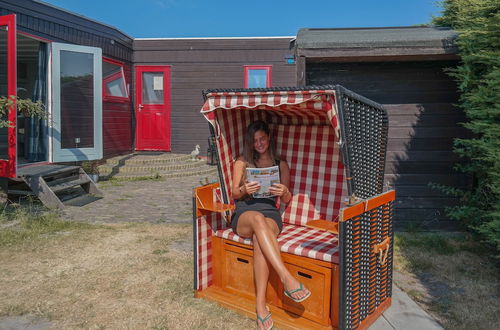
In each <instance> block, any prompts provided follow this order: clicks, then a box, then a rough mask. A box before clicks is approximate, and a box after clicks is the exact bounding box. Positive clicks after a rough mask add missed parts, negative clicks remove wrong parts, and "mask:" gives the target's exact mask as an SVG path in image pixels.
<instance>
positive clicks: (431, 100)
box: [294, 27, 467, 229]
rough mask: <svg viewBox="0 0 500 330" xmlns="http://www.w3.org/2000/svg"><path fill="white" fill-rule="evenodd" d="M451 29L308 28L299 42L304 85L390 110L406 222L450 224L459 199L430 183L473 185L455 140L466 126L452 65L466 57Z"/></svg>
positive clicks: (400, 210) (393, 180) (394, 181)
mask: <svg viewBox="0 0 500 330" xmlns="http://www.w3.org/2000/svg"><path fill="white" fill-rule="evenodd" d="M455 38H456V33H455V32H454V31H452V30H450V29H446V28H434V27H397V28H353V29H301V30H300V31H299V32H298V35H297V39H296V41H295V45H294V47H295V55H296V57H297V81H298V84H299V85H304V84H306V85H316V84H332V83H333V84H341V85H343V86H345V87H347V88H349V89H351V90H353V91H356V92H357V93H359V94H361V95H363V96H365V97H368V98H370V99H372V100H374V101H376V102H378V103H381V104H383V105H384V106H385V107H386V108H387V110H388V112H389V122H390V124H389V125H390V127H389V141H388V155H387V160H386V181H387V182H388V183H390V184H391V185H393V186H394V187H395V188H396V191H397V195H398V197H397V208H396V223H397V226H398V227H399V228H409V227H413V226H416V227H419V226H424V228H432V229H437V228H449V227H453V226H454V223H453V222H452V221H450V220H449V219H447V218H446V216H445V212H444V208H445V207H446V206H447V205H452V204H454V203H455V202H456V200H454V199H451V198H449V197H447V196H444V195H443V194H442V193H441V192H439V191H436V190H434V189H431V188H430V187H429V184H432V183H438V184H456V185H459V186H463V185H465V184H467V182H466V178H464V177H463V176H462V175H460V174H458V173H456V172H454V170H453V166H454V164H455V163H456V162H457V160H458V159H457V157H456V156H455V154H454V153H453V152H452V144H453V139H454V138H457V137H463V136H464V135H465V134H466V132H465V130H464V129H463V128H462V127H461V126H460V125H459V124H458V123H459V122H461V121H463V120H464V115H463V113H462V112H461V111H459V110H458V109H456V108H455V107H454V106H453V104H455V103H457V101H458V94H457V88H456V85H455V83H454V81H453V80H452V78H450V77H449V76H448V75H447V74H446V73H445V72H444V70H445V69H446V68H449V67H454V66H455V65H456V64H457V61H458V60H459V58H458V56H457V49H456V47H455V46H454V43H453V41H454V39H455Z"/></svg>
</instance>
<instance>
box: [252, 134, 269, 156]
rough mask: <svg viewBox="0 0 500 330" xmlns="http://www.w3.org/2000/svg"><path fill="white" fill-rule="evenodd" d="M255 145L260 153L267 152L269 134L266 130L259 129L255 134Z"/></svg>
mask: <svg viewBox="0 0 500 330" xmlns="http://www.w3.org/2000/svg"><path fill="white" fill-rule="evenodd" d="M253 147H254V149H255V151H257V152H258V153H259V154H263V153H266V152H267V149H269V135H268V134H266V133H265V132H264V131H257V132H255V134H254V136H253Z"/></svg>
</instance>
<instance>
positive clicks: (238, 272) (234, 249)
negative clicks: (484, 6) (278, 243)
mask: <svg viewBox="0 0 500 330" xmlns="http://www.w3.org/2000/svg"><path fill="white" fill-rule="evenodd" d="M213 243H214V252H216V251H219V252H218V253H220V258H218V257H215V256H214V284H215V285H216V286H218V287H220V288H221V289H222V290H224V291H226V292H228V293H230V294H234V295H235V296H239V297H244V298H247V299H250V300H251V301H255V283H254V276H253V249H252V247H251V246H247V245H243V244H240V243H236V242H233V241H229V240H225V239H221V238H218V237H215V238H214V242H213ZM281 256H282V258H283V261H284V263H285V266H286V267H287V269H288V270H289V271H290V273H291V274H292V275H293V276H294V277H295V278H297V279H298V280H299V281H300V282H302V283H303V284H304V285H305V286H306V287H307V288H308V289H309V290H310V291H311V297H309V298H308V299H307V300H305V301H303V302H301V303H296V302H294V301H293V300H291V299H290V298H288V297H286V296H285V294H284V292H283V284H282V283H281V281H280V279H279V277H278V276H277V274H276V273H275V272H274V270H273V269H272V268H271V272H270V274H269V284H268V286H267V297H266V300H267V302H268V304H270V305H273V306H276V307H278V308H281V309H283V310H285V311H287V312H290V313H293V314H296V315H299V316H301V317H304V318H306V319H309V320H311V321H314V322H317V323H318V324H321V325H323V326H329V325H331V324H332V322H334V324H336V322H337V320H336V318H337V315H336V314H337V312H336V310H337V309H338V302H333V304H332V301H331V299H332V295H333V297H335V298H336V299H338V292H337V290H338V286H337V285H334V286H333V287H332V276H333V277H335V279H334V281H333V283H336V281H338V278H337V275H336V274H337V268H338V266H337V265H334V264H331V263H328V262H325V261H321V260H313V259H310V258H306V257H302V256H295V255H291V254H288V253H281ZM331 313H332V314H331ZM331 318H333V320H331Z"/></svg>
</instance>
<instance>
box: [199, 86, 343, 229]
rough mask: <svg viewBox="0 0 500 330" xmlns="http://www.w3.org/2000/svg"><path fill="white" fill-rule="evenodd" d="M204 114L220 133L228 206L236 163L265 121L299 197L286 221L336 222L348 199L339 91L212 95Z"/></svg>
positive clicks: (217, 134) (285, 215) (286, 213)
mask: <svg viewBox="0 0 500 330" xmlns="http://www.w3.org/2000/svg"><path fill="white" fill-rule="evenodd" d="M201 112H202V114H203V115H204V116H205V118H206V119H207V120H208V121H209V122H210V124H211V126H212V128H213V132H214V135H215V139H216V147H217V151H218V156H219V164H220V166H219V169H220V170H221V173H220V176H221V178H220V179H221V187H222V191H223V195H224V199H225V202H226V203H232V198H231V196H230V192H231V189H230V185H231V180H232V170H233V164H234V160H235V159H236V158H237V157H238V155H240V154H241V153H242V152H243V138H244V133H245V129H246V127H247V126H248V125H249V124H250V123H251V122H253V121H255V120H257V119H260V120H264V121H265V122H267V123H268V125H269V127H270V129H271V131H272V135H273V136H274V138H275V141H276V150H277V151H278V153H279V154H280V156H281V159H284V160H286V161H287V163H288V165H289V167H290V175H291V180H290V181H291V183H290V187H289V188H290V190H291V191H292V194H293V198H292V201H291V202H290V203H289V204H288V205H287V206H286V208H285V209H284V213H283V220H284V221H285V222H287V223H290V224H294V225H304V224H305V223H306V222H307V221H309V220H313V219H325V220H329V221H335V219H336V217H337V216H338V212H339V209H340V207H341V201H342V199H343V198H344V197H346V195H347V184H346V180H345V173H344V172H345V171H344V164H343V162H342V157H341V152H340V150H341V148H340V131H339V125H338V118H337V104H336V91H335V90H333V89H331V90H329V89H324V90H320V89H318V90H293V91H287V90H246V91H234V92H217V91H215V92H208V93H207V94H206V102H205V104H204V105H203V108H202V110H201Z"/></svg>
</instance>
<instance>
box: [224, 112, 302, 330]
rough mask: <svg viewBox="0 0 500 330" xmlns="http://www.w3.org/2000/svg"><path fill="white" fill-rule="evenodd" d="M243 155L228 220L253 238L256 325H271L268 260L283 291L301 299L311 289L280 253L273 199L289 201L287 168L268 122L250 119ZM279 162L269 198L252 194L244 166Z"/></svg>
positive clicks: (278, 218) (256, 186)
mask: <svg viewBox="0 0 500 330" xmlns="http://www.w3.org/2000/svg"><path fill="white" fill-rule="evenodd" d="M244 143H245V144H244V147H243V155H242V156H240V157H238V159H237V160H236V162H235V163H234V171H233V181H232V184H231V190H232V196H233V198H234V199H235V201H236V210H235V213H234V214H233V217H232V220H231V226H232V228H233V231H234V232H235V233H236V234H237V235H239V236H241V237H245V238H252V241H253V249H254V278H255V289H256V290H255V291H256V292H255V295H256V312H257V326H258V327H259V329H267V330H268V329H271V328H272V327H273V321H272V319H271V313H270V312H269V310H268V309H267V307H266V287H267V282H268V279H269V268H268V264H269V265H271V266H272V267H273V268H274V270H275V271H276V273H277V274H278V276H279V277H280V279H281V282H283V286H284V288H285V295H287V296H288V297H289V298H290V299H292V300H294V301H296V302H301V301H303V300H305V299H307V298H308V297H309V296H310V294H311V292H310V291H309V290H307V289H306V288H305V287H304V286H303V285H302V284H301V283H299V281H297V280H296V279H295V278H294V277H293V276H292V275H291V274H290V272H289V271H288V270H287V269H286V268H285V265H284V264H283V260H282V259H281V256H280V249H279V246H278V241H277V236H278V234H279V233H280V231H281V229H282V228H283V223H282V220H281V214H280V213H279V210H278V209H277V208H276V199H277V198H278V197H279V198H280V199H281V201H282V202H284V203H288V202H290V200H291V199H292V194H291V192H290V190H289V189H288V186H289V185H290V169H289V167H288V164H287V163H286V161H284V160H280V159H279V158H278V156H277V154H276V151H275V146H274V143H273V141H272V138H271V134H270V130H269V127H268V126H267V124H266V123H265V122H263V121H261V120H257V121H255V122H253V123H251V124H250V125H249V126H248V128H247V131H246V134H245V138H244ZM275 165H279V169H280V181H281V183H279V184H274V185H273V186H271V187H270V188H269V192H270V193H271V194H272V195H273V197H271V198H252V197H251V196H252V194H253V193H254V192H257V191H258V190H259V189H260V186H259V184H258V183H257V182H248V181H247V180H246V179H245V176H246V168H247V167H270V166H275Z"/></svg>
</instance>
